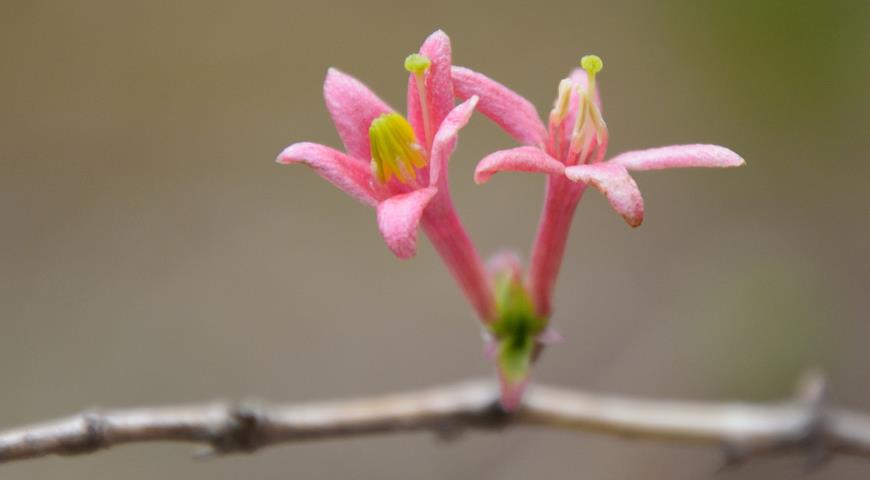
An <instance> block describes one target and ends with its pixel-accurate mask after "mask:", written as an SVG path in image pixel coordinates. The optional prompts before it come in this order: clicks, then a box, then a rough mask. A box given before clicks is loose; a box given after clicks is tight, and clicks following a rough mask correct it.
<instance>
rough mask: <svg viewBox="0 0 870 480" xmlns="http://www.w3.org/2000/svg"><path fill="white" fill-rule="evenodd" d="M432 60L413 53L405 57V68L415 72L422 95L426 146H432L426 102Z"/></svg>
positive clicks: (418, 88) (418, 89) (415, 78)
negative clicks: (427, 75) (428, 75)
mask: <svg viewBox="0 0 870 480" xmlns="http://www.w3.org/2000/svg"><path fill="white" fill-rule="evenodd" d="M430 65H432V61H431V60H429V57H427V56H425V55H420V54H419V53H412V54H410V55H408V56H407V57H406V58H405V70H407V71H408V72H409V73H412V74H414V80H416V82H417V95H419V96H420V114H421V116H422V117H423V133H424V134H425V135H426V138H425V139H424V141H425V142H426V147H431V146H432V126H431V125H430V123H429V104H428V103H427V102H426V81H425V80H426V77H425V74H426V71H427V70H429V66H430Z"/></svg>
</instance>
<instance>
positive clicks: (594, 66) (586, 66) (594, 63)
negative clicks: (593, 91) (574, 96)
mask: <svg viewBox="0 0 870 480" xmlns="http://www.w3.org/2000/svg"><path fill="white" fill-rule="evenodd" d="M580 66H581V67H583V70H586V71H587V72H589V74H590V75H595V74H596V73H598V72H600V71H601V69H602V68H604V62H602V61H601V57H599V56H598V55H586V56H584V57H583V58H581V59H580Z"/></svg>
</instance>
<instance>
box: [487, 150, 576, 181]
mask: <svg viewBox="0 0 870 480" xmlns="http://www.w3.org/2000/svg"><path fill="white" fill-rule="evenodd" d="M503 171H510V172H538V173H547V174H557V175H561V174H562V173H563V172H564V171H565V165H563V164H562V162H560V161H558V160H556V159H555V158H553V157H551V156H550V155H548V154H547V152H545V151H543V150H541V149H540V148H538V147H517V148H511V149H508V150H500V151H498V152H495V153H491V154H489V155H487V156H486V157H484V158H483V160H481V161H480V163H478V164H477V168H476V169H475V170H474V181H475V182H477V183H479V184H480V183H486V182H487V181H489V178H490V177H492V176H493V175H495V174H496V173H498V172H503Z"/></svg>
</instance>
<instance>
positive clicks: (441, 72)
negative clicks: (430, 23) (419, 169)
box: [408, 30, 453, 140]
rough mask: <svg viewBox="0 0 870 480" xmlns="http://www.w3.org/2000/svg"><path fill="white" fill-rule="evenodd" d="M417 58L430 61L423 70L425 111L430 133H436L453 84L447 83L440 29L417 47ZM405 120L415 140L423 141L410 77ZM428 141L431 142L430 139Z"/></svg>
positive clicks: (445, 40)
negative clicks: (416, 138) (430, 128)
mask: <svg viewBox="0 0 870 480" xmlns="http://www.w3.org/2000/svg"><path fill="white" fill-rule="evenodd" d="M420 55H424V56H426V57H427V58H429V61H430V62H431V63H430V64H429V68H428V70H426V74H425V75H426V76H425V80H424V82H425V85H426V99H427V107H428V108H427V110H428V112H429V121H430V122H431V123H430V124H431V125H432V131H433V132H434V131H436V130H437V129H438V127H439V125H441V122H443V121H444V118H445V117H447V114H448V113H450V110H452V109H453V82H452V81H451V80H450V62H451V60H450V55H451V51H450V38H449V37H448V36H447V34H446V33H444V32H443V31H441V30H438V31H436V32H435V33H433V34H431V35H429V37H427V38H426V40H425V41H423V45H421V46H420ZM408 120H409V121H410V122H411V124H412V125H414V130H415V133H416V134H417V137H418V138H421V139H422V138H425V133H424V131H423V119H422V112H421V109H420V94H419V93H417V81H416V79H415V78H414V74H411V75H410V76H409V78H408ZM430 140H431V139H430Z"/></svg>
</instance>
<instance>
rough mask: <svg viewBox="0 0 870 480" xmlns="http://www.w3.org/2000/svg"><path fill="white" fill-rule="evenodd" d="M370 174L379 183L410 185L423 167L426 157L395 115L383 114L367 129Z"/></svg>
mask: <svg viewBox="0 0 870 480" xmlns="http://www.w3.org/2000/svg"><path fill="white" fill-rule="evenodd" d="M369 140H370V142H371V151H372V173H374V175H375V178H377V179H378V181H379V182H380V183H387V182H388V181H390V179H391V178H392V177H393V175H395V176H396V178H397V179H398V180H399V181H400V182H402V183H410V182H413V181H414V180H416V179H417V169H420V168H423V167H425V166H426V157H424V156H423V151H422V148H421V147H420V145H419V144H418V143H417V137H416V136H415V135H414V129H413V128H411V124H410V123H408V121H407V120H405V118H404V117H403V116H401V115H399V114H398V113H395V112H392V113H385V114H383V115H381V116H379V117H378V118H376V119H375V120H374V121H373V122H372V124H371V126H370V127H369Z"/></svg>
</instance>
